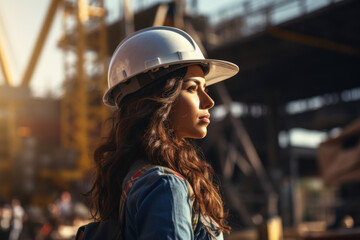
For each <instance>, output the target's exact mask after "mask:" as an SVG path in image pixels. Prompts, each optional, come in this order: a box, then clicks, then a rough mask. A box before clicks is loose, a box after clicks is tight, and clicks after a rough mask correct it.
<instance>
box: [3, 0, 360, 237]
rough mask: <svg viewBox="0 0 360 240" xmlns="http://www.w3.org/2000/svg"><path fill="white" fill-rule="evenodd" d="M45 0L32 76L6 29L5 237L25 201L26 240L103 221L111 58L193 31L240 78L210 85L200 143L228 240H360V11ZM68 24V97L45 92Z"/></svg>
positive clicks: (308, 0)
mask: <svg viewBox="0 0 360 240" xmlns="http://www.w3.org/2000/svg"><path fill="white" fill-rule="evenodd" d="M43 2H46V4H47V11H46V13H45V14H44V16H42V19H43V21H42V23H41V26H40V27H39V29H40V30H39V32H34V33H33V34H34V35H35V36H36V38H35V39H36V40H35V42H34V43H33V47H32V49H31V51H30V52H31V54H30V57H29V59H28V61H27V63H26V66H25V69H24V71H22V72H21V74H20V75H21V77H20V79H14V74H13V72H12V69H13V67H12V66H11V64H12V61H9V55H10V52H11V51H10V49H9V46H10V47H11V48H16V47H17V46H15V45H11V41H10V40H9V39H7V35H6V33H5V32H4V31H3V30H2V31H0V63H1V71H0V240H2V239H10V238H9V234H10V232H11V229H12V226H13V224H12V219H13V218H14V217H13V215H12V207H13V206H14V204H15V205H16V203H17V204H19V202H20V203H21V206H22V208H23V209H24V214H23V216H24V217H23V218H22V221H23V227H22V232H21V234H20V237H19V238H17V239H36V240H37V239H74V237H75V233H76V229H77V228H78V227H79V226H80V225H81V224H83V223H84V222H85V223H86V222H89V221H90V220H89V216H90V215H89V211H88V206H87V202H86V201H84V197H83V194H84V193H86V192H87V191H88V190H89V188H90V187H91V185H90V184H91V176H92V169H93V164H94V163H93V152H94V150H95V148H96V146H98V144H99V142H100V141H101V140H102V138H103V137H104V136H105V135H104V134H105V133H106V131H107V125H106V120H107V119H108V118H109V117H110V116H111V113H112V111H113V109H111V108H109V107H107V106H105V105H104V104H103V102H102V97H103V94H104V92H105V91H106V89H107V87H108V85H107V69H108V65H109V59H110V57H111V55H112V53H113V52H114V50H115V49H116V47H117V45H118V44H119V42H121V40H122V39H124V38H125V37H126V36H128V35H129V34H131V33H133V32H134V31H137V30H140V29H143V28H146V27H151V26H173V27H177V28H180V29H183V30H184V31H186V32H187V33H189V34H190V35H191V36H192V37H193V38H194V39H195V41H196V42H197V44H198V45H199V46H200V48H201V50H202V51H203V52H205V53H206V55H207V57H208V58H212V59H223V60H227V61H231V62H233V63H236V64H237V65H238V66H239V68H240V71H239V73H238V74H237V75H235V76H234V77H232V78H231V79H229V80H226V81H224V82H222V83H219V84H216V85H214V86H210V87H209V95H211V97H212V98H213V99H214V101H215V103H216V105H215V107H213V108H212V109H211V110H210V112H211V116H212V122H211V124H210V125H209V127H208V135H207V137H206V138H205V139H202V140H196V144H197V145H199V146H200V147H201V149H202V151H203V152H204V155H205V157H206V159H207V160H208V161H209V162H210V164H211V165H212V167H213V168H214V170H215V172H216V174H217V178H218V179H219V182H220V183H221V184H220V192H221V194H222V197H223V199H224V203H225V206H224V207H225V210H227V211H229V217H228V222H229V225H230V226H231V228H232V231H231V234H230V235H226V234H225V236H224V238H225V239H228V240H233V239H245V240H280V239H284V240H287V239H288V240H290V239H294V240H295V239H299V240H300V239H301V240H312V239H314V240H315V239H360V77H359V76H360V31H359V30H360V1H356V0H322V1H320V0H319V1H317V0H267V1H265V0H234V1H227V2H229V3H227V4H223V5H221V7H220V8H216V9H212V10H211V12H209V13H206V12H204V11H202V7H203V6H204V5H206V4H211V3H210V2H211V1H209V3H206V1H204V0H203V1H201V0H188V1H185V0H173V1H160V0H159V1H157V0H152V1H151V0H149V1H144V0H138V1H131V0H122V1H120V0H118V1H111V0H47V1H43ZM109 2H110V3H109ZM111 2H112V3H111ZM114 2H116V4H114ZM114 5H116V6H118V9H117V11H115V12H116V13H117V14H109V12H111V11H112V10H113V9H109V8H110V7H111V6H114ZM6 7H7V3H6V1H3V2H1V5H0V23H1V25H0V30H1V28H2V29H4V26H5V27H6V23H5V22H2V21H3V19H2V16H3V13H4V12H6V11H7V9H6ZM113 12H114V11H113ZM56 16H58V17H59V19H60V21H59V24H58V25H55V24H54V19H55V17H56ZM110 16H111V18H110ZM18 21H20V22H21V21H22V20H21V16H19V17H18ZM55 26H57V27H59V26H60V28H61V29H60V28H59V31H60V32H61V37H59V38H58V39H56V43H54V44H55V45H56V48H57V49H59V50H60V51H61V53H62V66H61V69H62V72H61V76H60V78H61V89H58V91H59V93H57V94H55V95H56V96H41V97H39V96H35V95H36V94H34V90H33V89H32V88H31V82H32V81H35V80H36V79H34V72H35V71H40V70H42V71H46V69H47V68H49V66H44V65H41V64H39V59H40V57H41V56H42V54H44V46H45V44H46V43H47V40H48V36H49V32H51V30H52V28H55ZM9 27H10V26H9ZM9 27H8V28H9ZM23 40H24V41H26V39H23ZM45 61H46V60H45ZM48 64H49V65H50V64H51V62H49V63H48ZM47 81H48V82H51V81H52V79H47ZM14 202H15V203H14ZM62 206H66V207H64V209H65V210H66V209H70V206H71V212H66V211H65V210H64V211H65V213H66V214H65V213H64V214H65V215H66V216H63V215H62V211H61V209H62ZM67 207H68V208H67ZM58 219H63V220H62V221H58Z"/></svg>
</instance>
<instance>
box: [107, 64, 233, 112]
mask: <svg viewBox="0 0 360 240" xmlns="http://www.w3.org/2000/svg"><path fill="white" fill-rule="evenodd" d="M174 64H176V65H177V64H185V65H187V66H189V65H196V64H205V65H208V67H209V71H208V73H207V74H206V75H205V81H206V85H207V86H210V85H213V84H215V83H218V82H221V81H224V80H226V79H229V78H231V77H233V76H235V75H236V74H237V73H238V72H239V67H238V66H237V65H236V64H234V63H231V62H228V61H223V60H217V59H192V60H183V61H176V62H174V63H166V64H162V65H157V66H156V68H161V67H167V66H169V65H174ZM151 70H153V69H152V68H149V69H145V70H144V71H143V72H142V73H146V72H148V71H151ZM136 75H138V74H134V75H132V76H128V77H127V78H126V79H124V81H123V82H126V81H127V80H129V79H131V78H133V77H135V76H136ZM117 86H118V84H116V85H114V86H113V87H111V88H109V89H108V90H107V91H106V92H105V94H104V97H103V102H104V103H105V104H106V105H108V106H115V105H116V103H115V100H114V98H113V91H114V89H115V88H116V87H117Z"/></svg>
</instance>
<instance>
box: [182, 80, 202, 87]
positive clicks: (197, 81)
mask: <svg viewBox="0 0 360 240" xmlns="http://www.w3.org/2000/svg"><path fill="white" fill-rule="evenodd" d="M189 81H193V82H195V83H196V84H197V85H199V86H201V82H200V81H199V80H198V79H195V78H188V79H185V80H184V83H186V82H189ZM205 87H206V82H205V83H204V88H205Z"/></svg>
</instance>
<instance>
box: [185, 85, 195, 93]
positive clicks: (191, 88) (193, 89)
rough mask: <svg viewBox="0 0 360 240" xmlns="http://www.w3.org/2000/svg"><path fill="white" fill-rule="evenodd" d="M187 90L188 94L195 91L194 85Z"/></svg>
mask: <svg viewBox="0 0 360 240" xmlns="http://www.w3.org/2000/svg"><path fill="white" fill-rule="evenodd" d="M187 90H188V91H189V92H194V91H196V85H193V86H190V87H188V88H187Z"/></svg>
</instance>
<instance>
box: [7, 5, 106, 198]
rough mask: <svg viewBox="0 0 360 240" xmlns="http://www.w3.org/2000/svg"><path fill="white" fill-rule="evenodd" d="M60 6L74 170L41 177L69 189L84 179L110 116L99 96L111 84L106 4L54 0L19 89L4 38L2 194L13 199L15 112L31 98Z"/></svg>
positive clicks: (65, 143) (65, 114)
mask: <svg viewBox="0 0 360 240" xmlns="http://www.w3.org/2000/svg"><path fill="white" fill-rule="evenodd" d="M60 8H62V10H63V11H62V12H63V17H62V23H63V31H64V35H63V37H62V39H61V41H60V43H59V45H60V46H61V47H63V50H64V59H65V60H64V69H65V71H64V76H65V79H64V88H65V94H64V96H63V98H62V99H61V129H62V132H61V143H62V147H63V148H65V149H68V150H72V151H74V152H76V159H74V161H75V168H74V169H70V170H64V169H56V170H47V169H42V171H41V172H40V177H42V178H46V179H51V180H52V181H53V182H55V183H57V184H58V185H60V186H62V187H63V188H66V187H67V186H68V183H69V182H71V181H73V180H79V179H81V178H82V177H83V176H84V175H85V174H87V172H88V170H89V168H90V166H91V161H90V160H89V159H90V157H89V152H90V151H89V150H90V148H92V147H93V146H94V144H95V143H94V142H95V140H93V139H99V136H98V135H99V132H100V130H99V129H100V127H101V122H103V121H104V119H106V118H107V116H108V111H107V109H106V108H105V107H103V106H102V104H101V103H98V102H96V101H95V100H94V99H101V95H102V92H103V91H104V89H105V87H106V68H107V57H106V55H107V54H106V50H107V39H106V25H105V15H106V11H105V9H104V2H103V0H91V2H88V1H86V0H73V1H70V0H52V1H51V3H50V5H49V8H48V11H47V14H46V16H45V19H44V21H43V25H42V27H41V30H40V33H39V35H38V38H37V40H36V43H35V47H34V49H33V51H32V54H31V57H30V60H29V62H28V65H27V67H26V69H25V72H24V74H23V76H22V79H21V85H20V86H19V87H15V86H14V85H13V80H12V76H11V73H10V68H9V64H8V61H7V58H6V53H5V49H4V48H3V46H4V44H3V43H2V42H1V39H0V63H1V64H0V65H1V70H2V73H3V76H4V79H5V84H4V85H3V86H0V195H1V194H2V195H4V196H5V197H10V194H11V188H12V185H11V182H10V181H2V179H3V178H4V179H5V177H6V175H9V174H11V172H12V170H13V164H12V163H13V159H14V156H15V153H16V152H17V151H18V150H19V148H20V137H19V136H18V134H17V128H18V126H16V111H17V109H18V107H19V104H20V103H21V101H24V96H26V97H30V93H29V87H28V86H29V83H30V81H31V79H32V75H33V72H34V70H35V68H36V65H37V62H38V59H39V56H40V55H41V51H42V48H43V46H44V43H45V41H46V38H47V35H48V33H49V30H50V28H51V26H52V23H53V20H54V17H55V14H56V12H57V11H58V10H59V9H60ZM74 23H75V24H74ZM89 27H90V28H91V29H89ZM94 29H97V31H98V37H97V38H96V39H91V42H90V43H89V44H91V48H89V47H88V45H87V33H88V31H90V30H91V31H93V30H94ZM70 55H74V56H73V57H75V59H76V60H75V62H74V61H72V62H71V61H70V60H69V59H68V58H67V57H69V56H70ZM89 56H91V57H89ZM70 57H71V56H70ZM92 65H93V66H95V65H96V68H95V69H96V70H97V71H94V69H93V71H92V72H90V73H89V69H90V68H91V66H92ZM99 96H100V97H99ZM6 179H9V178H6Z"/></svg>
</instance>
